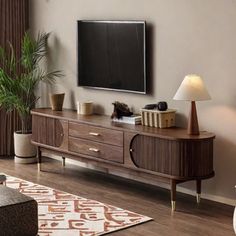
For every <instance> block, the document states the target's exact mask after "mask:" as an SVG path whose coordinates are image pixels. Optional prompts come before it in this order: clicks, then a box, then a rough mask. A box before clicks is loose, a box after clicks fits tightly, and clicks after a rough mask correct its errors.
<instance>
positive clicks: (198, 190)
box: [196, 180, 201, 204]
mask: <svg viewBox="0 0 236 236" xmlns="http://www.w3.org/2000/svg"><path fill="white" fill-rule="evenodd" d="M196 183H197V195H196V197H197V204H200V200H201V180H197V182H196Z"/></svg>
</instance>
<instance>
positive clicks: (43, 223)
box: [6, 176, 152, 236]
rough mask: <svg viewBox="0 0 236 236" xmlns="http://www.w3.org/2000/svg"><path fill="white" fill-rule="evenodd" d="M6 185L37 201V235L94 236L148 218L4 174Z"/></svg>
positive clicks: (148, 218) (129, 225) (147, 218)
mask: <svg viewBox="0 0 236 236" xmlns="http://www.w3.org/2000/svg"><path fill="white" fill-rule="evenodd" d="M6 184H7V186H8V187H10V188H14V189H18V190H19V191H20V192H21V193H23V194H25V195H28V196H30V197H32V198H34V199H35V200H36V201H37V202H38V218H39V232H38V235H40V236H77V235H78V236H97V235H104V234H108V233H111V232H114V231H117V230H121V229H124V228H128V227H131V226H134V225H137V224H140V223H144V222H146V221H149V220H152V219H151V218H150V217H147V216H144V215H140V214H137V213H134V212H131V211H128V210H124V209H121V208H119V207H115V206H111V205H107V204H104V203H101V202H98V201H95V200H91V199H87V198H84V197H80V196H76V195H73V194H70V193H66V192H63V191H59V190H56V189H52V188H49V187H46V186H43V185H39V184H35V183H32V182H29V181H26V180H22V179H19V178H16V177H12V176H7V181H6Z"/></svg>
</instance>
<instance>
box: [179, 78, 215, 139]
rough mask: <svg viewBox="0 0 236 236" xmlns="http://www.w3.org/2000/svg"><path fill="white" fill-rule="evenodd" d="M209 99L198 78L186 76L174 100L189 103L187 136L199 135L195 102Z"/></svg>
mask: <svg viewBox="0 0 236 236" xmlns="http://www.w3.org/2000/svg"><path fill="white" fill-rule="evenodd" d="M209 99H211V97H210V95H209V93H208V91H207V89H206V88H205V86H204V83H203V81H202V79H201V77H200V76H198V75H186V76H185V77H184V80H183V81H182V83H181V85H180V86H179V88H178V90H177V92H176V94H175V96H174V100H183V101H191V109H190V113H189V120H188V130H187V132H188V134H190V135H199V134H200V132H199V128H198V119H197V109H196V104H195V101H203V100H209Z"/></svg>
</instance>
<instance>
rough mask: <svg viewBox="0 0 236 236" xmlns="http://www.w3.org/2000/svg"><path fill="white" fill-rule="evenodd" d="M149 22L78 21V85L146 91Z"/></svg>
mask: <svg viewBox="0 0 236 236" xmlns="http://www.w3.org/2000/svg"><path fill="white" fill-rule="evenodd" d="M145 51H146V48H145V21H90V20H89V21H88V20H81V21H78V86H83V87H92V88H97V89H108V90H119V91H127V92H135V93H144V94H145V93H146V58H145V57H146V53H145Z"/></svg>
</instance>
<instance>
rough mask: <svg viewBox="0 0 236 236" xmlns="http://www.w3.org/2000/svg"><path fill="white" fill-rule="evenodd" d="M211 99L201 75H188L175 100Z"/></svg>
mask: <svg viewBox="0 0 236 236" xmlns="http://www.w3.org/2000/svg"><path fill="white" fill-rule="evenodd" d="M209 99H211V97H210V95H209V93H208V91H207V89H206V87H205V86H204V83H203V81H202V79H201V77H200V76H198V75H186V76H185V77H184V80H183V81H182V83H181V85H180V86H179V89H178V90H177V92H176V94H175V96H174V100H183V101H203V100H209Z"/></svg>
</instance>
